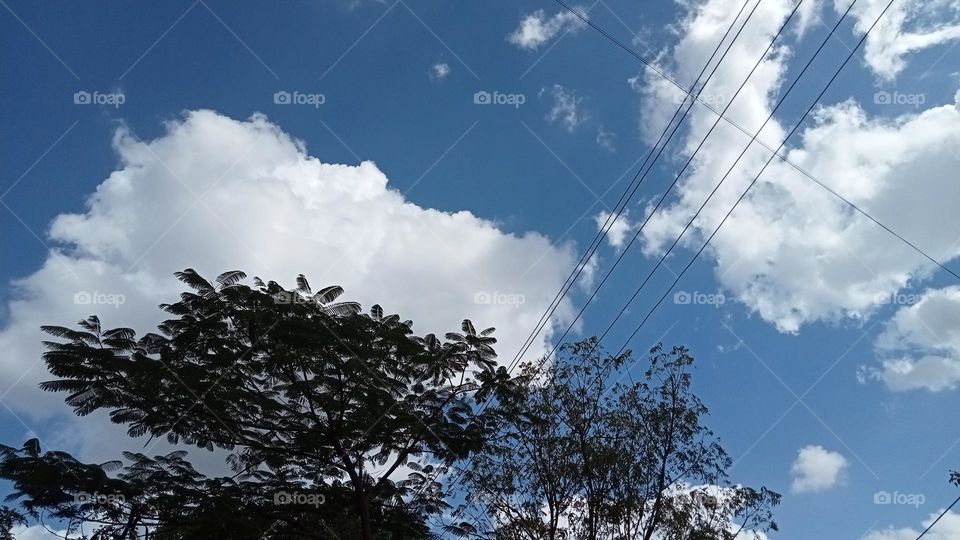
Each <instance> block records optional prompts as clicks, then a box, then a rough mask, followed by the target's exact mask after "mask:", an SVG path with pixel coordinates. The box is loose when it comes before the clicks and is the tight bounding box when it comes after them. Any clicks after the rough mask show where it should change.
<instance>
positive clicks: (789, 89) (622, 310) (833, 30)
mask: <svg viewBox="0 0 960 540" xmlns="http://www.w3.org/2000/svg"><path fill="white" fill-rule="evenodd" d="M856 3H857V0H853V2H851V3H850V5H849V6H847V10H846V11H844V12H843V15H841V16H840V18H839V19H837V23H836V24H834V25H833V28H831V29H830V33H829V34H827V35H826V36H825V37H824V38H823V41H822V42H820V46H819V47H817V50H816V51H815V52H814V53H813V56H811V57H810V59H809V60H807V63H806V64H805V65H804V66H803V69H802V70H800V73H799V74H798V75H797V76H796V78H794V80H793V82H792V83H790V86H789V87H787V90H786V92H784V93H783V95H782V96H780V99H779V100H777V103H776V105H775V106H774V107H773V109H772V110H771V111H770V114H768V115H767V118H766V120H764V121H763V124H761V125H760V128H759V129H757V131H756V133H754V134H753V135H752V136H751V138H750V141H749V142H748V143H747V145H746V146H745V147H744V148H743V150H742V151H741V152H740V155H739V156H737V159H736V160H735V161H734V162H733V164H731V165H730V167H729V168H728V169H727V172H726V173H725V174H724V175H723V177H722V178H721V179H720V182H718V183H717V185H716V186H714V188H713V191H711V192H710V194H709V195H708V196H707V198H706V199H705V200H704V201H703V204H701V205H700V208H698V209H697V212H696V213H695V214H693V217H691V218H690V220H689V221H688V222H687V224H686V226H684V228H683V230H682V231H680V234H679V235H677V238H676V239H675V240H674V241H673V243H672V244H670V247H669V248H668V249H667V250H666V251H665V252H664V253H663V255H662V256H661V257H660V260H659V261H657V264H656V266H654V267H653V268H652V269H651V270H650V272H649V273H648V274H647V275H646V277H645V278H644V279H643V281H642V282H641V283H640V286H639V287H637V289H636V290H635V291H634V292H633V295H632V296H630V298H629V299H628V300H627V302H626V303H625V304H624V305H623V307H622V308H620V311H619V313H617V316H616V317H614V318H613V321H611V322H610V324H609V325H608V326H607V328H606V330H604V331H603V334H601V335H600V339H599V340H598V342H597V344H598V345H599V343H600V342H602V341H603V338H605V337H606V336H607V334H608V333H609V332H610V330H612V329H613V327H614V325H616V324H617V321H619V320H620V317H622V316H623V314H624V313H626V311H627V309H628V308H629V307H630V305H631V304H633V301H634V300H636V298H637V296H639V294H640V292H641V291H642V290H643V288H644V287H645V286H646V285H647V283H648V282H649V281H650V278H651V277H653V275H654V274H655V273H656V271H657V270H658V269H659V268H660V265H662V264H663V263H664V262H665V261H666V260H667V257H668V256H669V255H670V253H672V252H673V249H674V248H676V247H677V244H679V243H680V239H681V238H683V235H684V234H686V232H687V231H688V230H689V229H690V227H691V226H693V222H694V221H696V219H697V217H699V216H700V212H702V211H703V209H704V208H705V207H706V206H707V203H709V202H710V200H711V199H712V198H713V196H714V195H715V194H716V193H717V191H718V190H719V189H720V186H722V185H723V183H724V182H725V181H726V180H727V178H729V176H730V173H731V172H733V169H734V168H736V166H737V164H738V163H740V160H741V159H743V156H745V155H746V154H747V151H748V150H750V147H751V146H752V145H753V142H754V141H755V140H756V139H757V137H758V136H759V135H760V133H762V132H763V129H764V128H765V127H767V124H768V123H769V122H770V120H772V119H773V117H774V116H775V115H776V113H777V111H778V110H779V109H780V106H781V105H783V104H784V102H785V101H786V99H787V97H788V96H790V93H791V92H792V91H793V89H794V88H796V86H797V83H799V82H800V79H801V78H803V76H804V74H805V73H806V72H807V70H808V69H809V68H810V66H811V65H812V64H813V62H814V60H816V58H817V56H819V55H820V53H821V52H822V51H823V48H824V47H826V45H827V43H828V42H829V41H830V38H831V37H832V36H833V35H834V34H835V33H836V31H837V28H839V27H840V25H841V24H842V23H843V21H844V19H846V17H847V15H849V14H850V10H852V9H853V6H854V5H855V4H856ZM814 104H816V102H814ZM728 106H729V105H728ZM719 121H720V119H719V118H718V119H717V121H716V122H714V124H713V126H714V127H716V126H717V123H719ZM801 121H802V120H801ZM707 135H708V136H709V133H708V134H707ZM704 142H706V138H704V139H703V141H701V142H700V146H698V147H697V150H699V149H700V147H701V146H703V143H704ZM784 142H786V141H784ZM781 146H782V145H781ZM772 158H773V156H771V160H772ZM687 164H688V165H689V164H690V161H687ZM684 168H686V167H684ZM680 174H683V170H681V171H680ZM679 179H680V175H677V180H679ZM674 184H676V180H674ZM672 187H673V186H672V185H671V188H672ZM665 197H666V193H665V194H664V196H663V197H661V198H660V202H663V199H664V198H665ZM651 215H652V213H651ZM647 219H649V217H648V218H647ZM646 224H647V222H646V221H645V222H644V223H643V225H646ZM641 232H643V226H641V227H640V228H639V229H637V232H636V234H634V236H633V239H632V240H631V241H630V245H632V244H633V241H634V240H636V239H637V238H638V237H639V236H640V233H641ZM628 247H629V246H628Z"/></svg>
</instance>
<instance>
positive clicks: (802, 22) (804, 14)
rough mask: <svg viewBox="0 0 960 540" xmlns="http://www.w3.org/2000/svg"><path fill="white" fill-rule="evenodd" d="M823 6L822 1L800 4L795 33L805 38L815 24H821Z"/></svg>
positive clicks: (814, 0)
mask: <svg viewBox="0 0 960 540" xmlns="http://www.w3.org/2000/svg"><path fill="white" fill-rule="evenodd" d="M822 8H823V5H822V3H821V1H820V0H813V1H807V2H804V3H802V4H800V7H799V8H797V25H796V26H795V27H794V33H795V34H796V35H797V36H800V37H803V36H804V35H806V34H807V31H808V30H810V27H811V26H813V25H814V24H821V23H822V20H821V18H820V11H821V9H822Z"/></svg>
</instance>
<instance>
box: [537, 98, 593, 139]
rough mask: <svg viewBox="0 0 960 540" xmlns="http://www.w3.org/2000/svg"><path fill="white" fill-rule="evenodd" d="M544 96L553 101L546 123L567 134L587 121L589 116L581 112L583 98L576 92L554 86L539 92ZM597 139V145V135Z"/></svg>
mask: <svg viewBox="0 0 960 540" xmlns="http://www.w3.org/2000/svg"><path fill="white" fill-rule="evenodd" d="M544 94H546V95H548V96H549V97H550V98H551V99H553V105H551V106H550V111H549V112H548V113H547V117H546V118H547V121H548V122H550V123H553V124H559V125H561V126H562V127H563V128H564V129H566V130H567V132H569V133H573V132H574V131H576V129H577V128H578V127H580V125H581V124H583V123H584V122H586V121H587V120H588V119H589V114H588V113H587V112H586V111H584V110H583V98H582V97H580V96H578V95H577V92H576V90H569V89H567V88H565V87H564V86H563V85H559V84H555V85H553V87H552V88H544V89H542V90H540V95H544ZM597 137H598V139H597V140H598V143H599V135H598V136H597Z"/></svg>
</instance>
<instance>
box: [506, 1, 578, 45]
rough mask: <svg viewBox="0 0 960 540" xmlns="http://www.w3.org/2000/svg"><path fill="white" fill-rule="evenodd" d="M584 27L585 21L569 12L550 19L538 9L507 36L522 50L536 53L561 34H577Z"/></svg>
mask: <svg viewBox="0 0 960 540" xmlns="http://www.w3.org/2000/svg"><path fill="white" fill-rule="evenodd" d="M577 9H579V8H577ZM584 26H586V25H585V24H584V23H583V21H581V20H580V18H579V17H577V16H576V15H574V14H573V13H570V12H569V11H560V12H558V13H556V14H554V15H551V16H549V17H548V16H547V15H546V14H545V13H544V11H543V10H542V9H538V10H537V11H534V12H533V13H531V14H529V15H526V16H524V17H523V19H521V20H520V25H519V26H518V27H517V29H516V30H514V31H513V32H512V33H510V35H508V36H507V41H509V42H510V43H512V44H513V45H516V46H517V47H520V48H521V49H527V50H530V51H535V50H537V49H539V48H540V47H541V46H542V45H543V44H544V43H546V42H548V41H550V40H551V39H553V38H554V37H555V36H557V35H558V34H560V33H561V32H576V31H577V30H579V29H581V28H583V27H584Z"/></svg>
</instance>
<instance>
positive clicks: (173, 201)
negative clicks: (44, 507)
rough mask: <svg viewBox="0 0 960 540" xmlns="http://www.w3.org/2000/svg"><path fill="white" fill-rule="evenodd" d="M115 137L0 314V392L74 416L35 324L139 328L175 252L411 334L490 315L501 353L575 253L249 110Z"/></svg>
mask: <svg viewBox="0 0 960 540" xmlns="http://www.w3.org/2000/svg"><path fill="white" fill-rule="evenodd" d="M113 146H114V148H115V150H116V152H117V154H118V155H119V158H120V164H119V167H118V169H117V170H115V171H114V172H113V173H111V174H110V175H109V177H107V178H106V179H105V180H104V181H103V182H102V183H101V184H100V185H99V186H98V187H97V188H96V191H95V192H94V193H93V194H92V195H91V196H90V198H89V200H88V201H87V207H86V209H85V211H83V212H81V213H77V214H62V215H60V216H58V217H57V218H56V219H55V220H54V221H53V223H52V225H51V227H50V231H49V236H50V240H51V242H52V244H53V245H54V246H55V247H54V249H53V250H52V251H51V252H50V253H49V254H48V257H47V259H46V261H45V262H44V263H43V265H42V266H41V267H40V268H39V269H38V270H37V271H36V272H34V273H33V274H31V275H29V276H26V277H24V278H22V279H20V280H18V281H17V282H16V283H15V284H14V291H13V292H12V294H11V297H12V298H13V300H12V301H11V302H10V303H9V306H8V308H9V309H8V316H7V317H6V320H5V324H4V326H3V327H2V329H0V349H2V350H3V351H4V362H3V363H2V364H0V380H3V381H7V384H6V385H5V386H4V388H3V390H7V388H6V387H7V386H10V387H11V388H10V389H9V390H8V391H7V393H6V394H5V395H4V402H5V403H6V404H8V405H10V406H11V407H14V408H15V409H17V410H19V411H24V412H26V413H31V414H32V415H33V417H34V418H39V417H50V416H52V415H57V414H58V413H59V414H64V413H65V414H68V415H70V416H69V418H71V419H72V413H70V412H69V411H67V409H66V407H65V406H64V405H63V404H62V398H63V396H61V395H54V394H49V393H41V392H40V391H39V390H38V389H37V382H39V381H42V380H46V379H48V378H49V374H48V373H47V372H46V369H45V367H44V365H43V363H42V362H41V361H40V354H41V352H42V350H41V345H40V341H41V339H43V336H42V335H41V333H40V331H39V327H40V325H42V324H57V325H66V326H72V325H73V324H74V323H75V322H76V321H77V320H79V319H81V318H83V317H86V316H88V315H90V314H92V313H96V314H98V315H99V316H100V317H101V320H102V321H103V323H104V325H106V326H111V327H112V326H129V327H132V328H136V329H138V330H141V331H145V330H150V329H152V328H153V327H154V325H155V324H156V323H157V322H159V321H160V320H162V318H163V313H162V312H161V311H160V310H159V309H158V308H157V305H158V304H160V303H162V302H169V301H170V300H171V299H175V298H176V296H177V295H178V294H179V292H180V291H181V290H182V289H181V284H179V283H178V282H177V281H176V280H175V279H174V278H173V277H172V273H173V272H175V271H177V270H181V269H183V268H187V267H193V268H196V269H197V270H198V271H199V272H201V273H202V274H204V275H207V276H215V275H216V274H218V273H220V272H222V271H225V270H230V269H243V270H245V271H247V273H248V274H250V275H251V276H254V275H256V276H261V277H263V278H265V279H275V280H278V281H280V282H281V283H285V284H287V285H291V284H292V282H293V279H294V277H295V276H296V275H297V274H298V273H303V274H305V275H306V276H307V278H308V279H309V280H310V282H311V283H312V284H313V285H314V286H315V287H317V286H321V285H330V284H337V285H341V286H343V287H344V288H345V289H346V291H347V292H346V296H345V297H346V298H349V299H351V300H357V301H359V302H361V303H363V304H364V305H365V306H366V307H369V306H370V305H371V304H373V303H380V304H382V305H383V306H384V309H385V310H388V311H389V312H395V313H399V314H401V315H402V316H404V317H405V318H410V319H413V321H414V331H416V332H417V333H419V334H425V333H429V332H434V333H442V332H445V331H449V330H452V329H455V328H457V327H458V325H459V321H460V320H461V319H463V318H470V319H472V320H473V321H474V322H475V323H476V324H477V325H478V326H479V327H487V326H496V327H497V333H496V334H495V335H496V336H497V337H498V339H499V345H498V347H497V350H498V351H499V352H500V353H501V355H502V356H504V357H506V356H510V357H511V358H512V353H513V352H514V351H516V350H517V349H518V348H519V346H520V344H521V343H522V342H523V340H524V338H525V337H526V334H527V333H528V332H529V330H530V329H531V328H532V327H533V325H534V324H535V323H536V321H537V320H538V319H539V317H540V315H541V314H542V312H543V310H544V309H545V307H546V305H547V304H548V303H549V302H550V300H551V299H552V298H553V295H554V294H555V292H556V290H557V289H559V287H560V285H561V284H562V283H563V281H564V278H565V277H566V273H567V272H568V269H569V268H571V267H572V266H573V264H574V262H575V258H574V254H573V253H572V248H571V247H570V246H562V245H561V246H559V247H554V246H552V245H551V242H550V241H549V239H547V238H545V237H543V236H542V235H539V234H536V233H525V234H520V235H515V234H510V233H507V232H504V231H502V230H500V229H499V228H498V227H497V226H496V225H495V224H494V223H492V222H489V221H486V220H483V219H481V218H478V217H477V216H475V215H473V214H471V213H470V212H466V211H460V212H442V211H438V210H433V209H430V208H422V207H419V206H417V205H415V204H413V203H411V202H409V201H407V200H406V199H404V197H403V195H401V194H400V193H398V192H397V191H395V190H393V189H391V188H390V186H389V184H388V180H387V177H386V176H385V175H384V174H383V172H381V171H380V169H378V168H377V166H376V165H375V164H374V163H372V162H369V161H367V162H363V163H360V164H358V165H341V164H332V163H324V162H322V161H321V160H319V159H318V158H316V157H313V156H311V155H309V154H308V153H307V150H306V148H305V146H304V144H303V143H302V142H299V141H297V140H296V139H294V138H293V137H291V136H290V135H288V134H286V133H284V132H283V131H282V130H281V129H280V128H279V127H278V126H276V125H275V124H272V123H271V122H269V121H268V120H267V119H266V118H265V117H264V116H262V115H255V116H253V117H252V118H250V119H249V120H246V121H237V120H234V119H231V118H228V117H225V116H222V115H220V114H217V113H215V112H212V111H193V112H189V113H187V114H185V115H184V116H183V117H182V118H180V119H177V120H175V121H171V122H169V123H168V124H167V126H166V133H165V134H164V135H162V136H160V137H158V138H156V139H154V140H151V141H148V142H142V141H140V140H138V139H137V138H136V137H135V135H134V134H133V133H131V132H130V131H128V130H127V129H119V130H117V132H116V135H115V137H114V140H113ZM198 198H199V200H198ZM501 299H509V301H501ZM561 311H562V313H561V314H560V317H559V320H558V321H557V323H560V322H561V321H563V320H564V319H566V320H567V321H568V320H569V316H570V308H569V306H567V305H564V306H562V307H561ZM549 330H550V329H549V328H548V332H549ZM535 349H536V350H533V351H531V353H530V354H531V356H532V355H535V354H540V353H542V352H543V346H542V342H541V343H538V344H537V345H536V347H535ZM27 418H29V416H28V417H27ZM47 425H49V424H47ZM60 427H63V426H60ZM57 431H60V432H68V431H70V430H68V429H59V428H58V430H57ZM77 431H79V434H80V436H81V437H82V436H83V433H85V431H84V430H77ZM91 433H96V435H91V438H93V437H95V438H98V439H99V438H103V436H102V435H101V434H100V433H99V432H98V431H96V430H91ZM50 438H51V439H53V438H54V435H52V434H51V436H50ZM75 442H76V441H75ZM83 442H86V443H95V441H93V442H91V441H81V442H80V443H76V444H77V445H81V446H82V444H83ZM107 450H111V449H110V448H107ZM112 450H113V451H114V453H115V451H116V447H114V448H112Z"/></svg>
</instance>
